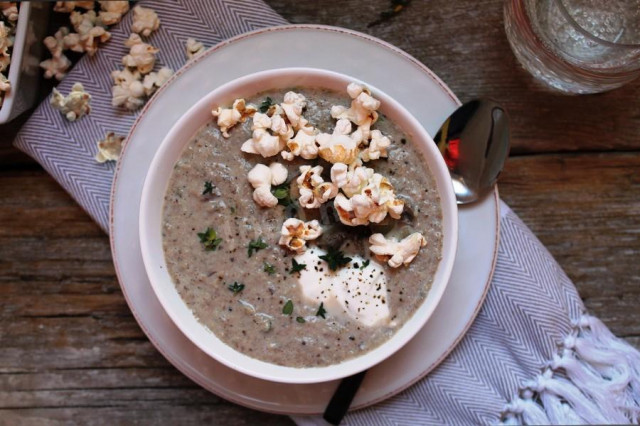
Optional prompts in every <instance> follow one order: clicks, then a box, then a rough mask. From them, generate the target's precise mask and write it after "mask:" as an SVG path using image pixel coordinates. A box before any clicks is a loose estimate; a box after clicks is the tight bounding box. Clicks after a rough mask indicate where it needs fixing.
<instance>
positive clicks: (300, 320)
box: [296, 317, 307, 324]
mask: <svg viewBox="0 0 640 426" xmlns="http://www.w3.org/2000/svg"><path fill="white" fill-rule="evenodd" d="M296 321H298V322H299V323H300V324H304V323H305V322H307V320H305V319H304V318H302V317H296Z"/></svg>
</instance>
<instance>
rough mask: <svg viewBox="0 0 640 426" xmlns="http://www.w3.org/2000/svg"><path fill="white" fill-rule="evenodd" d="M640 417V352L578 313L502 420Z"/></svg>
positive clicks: (603, 420)
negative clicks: (557, 350)
mask: <svg viewBox="0 0 640 426" xmlns="http://www.w3.org/2000/svg"><path fill="white" fill-rule="evenodd" d="M639 419H640V352H638V351H637V350H636V349H635V348H633V347H632V346H631V345H629V344H628V343H627V342H625V341H624V340H622V339H618V338H617V337H616V336H614V335H613V333H611V332H610V331H609V329H608V328H607V327H606V326H605V325H604V324H603V323H602V321H600V320H599V319H597V318H595V317H592V316H589V315H583V316H582V317H581V318H580V320H579V321H578V322H577V323H576V324H574V329H573V331H572V332H571V334H570V335H569V336H567V337H566V338H565V340H564V342H563V345H562V349H561V350H560V353H559V354H556V355H554V357H553V360H552V361H551V362H550V363H549V366H548V367H547V368H546V369H545V370H544V371H543V372H542V373H541V374H540V375H538V377H536V378H535V380H532V381H528V382H526V383H524V384H523V389H521V391H520V396H519V397H516V398H514V399H513V400H512V401H511V403H509V404H508V405H507V406H506V407H505V409H504V412H503V416H502V421H501V424H505V425H519V424H525V425H532V424H584V423H591V424H593V423H596V424H604V423H615V424H634V423H636V424H637V423H638V420H639Z"/></svg>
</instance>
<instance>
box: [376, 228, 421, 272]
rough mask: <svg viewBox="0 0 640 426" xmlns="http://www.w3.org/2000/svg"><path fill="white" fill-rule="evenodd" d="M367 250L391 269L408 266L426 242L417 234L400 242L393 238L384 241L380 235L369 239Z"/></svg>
mask: <svg viewBox="0 0 640 426" xmlns="http://www.w3.org/2000/svg"><path fill="white" fill-rule="evenodd" d="M369 244H371V246H370V247H369V249H370V250H371V251H372V252H373V253H374V254H375V255H376V258H377V259H378V260H381V261H383V262H387V263H388V265H389V266H391V267H392V268H397V267H399V266H400V265H408V264H409V263H411V261H412V260H413V259H414V258H415V257H416V255H417V254H418V252H419V251H420V248H421V247H424V246H426V245H427V240H426V239H425V238H424V237H423V236H422V234H420V233H419V232H415V233H413V234H411V235H409V236H408V237H405V238H404V239H403V240H402V241H398V240H397V239H395V238H392V239H386V238H385V237H384V235H382V234H373V235H371V236H370V237H369Z"/></svg>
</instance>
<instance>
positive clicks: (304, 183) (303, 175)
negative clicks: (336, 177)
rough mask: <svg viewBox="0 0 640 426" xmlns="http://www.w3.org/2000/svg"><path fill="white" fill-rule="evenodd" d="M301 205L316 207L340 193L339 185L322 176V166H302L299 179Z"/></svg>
mask: <svg viewBox="0 0 640 426" xmlns="http://www.w3.org/2000/svg"><path fill="white" fill-rule="evenodd" d="M297 182H298V186H299V190H300V198H299V199H298V201H299V202H300V206H302V207H304V208H307V209H316V208H318V207H320V204H323V203H326V202H327V201H329V200H330V199H332V198H335V196H336V195H337V194H338V187H337V186H336V185H335V184H334V183H331V182H325V181H324V179H323V178H322V166H315V167H311V166H300V176H299V177H298V179H297Z"/></svg>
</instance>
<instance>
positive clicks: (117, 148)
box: [96, 132, 124, 163]
mask: <svg viewBox="0 0 640 426" xmlns="http://www.w3.org/2000/svg"><path fill="white" fill-rule="evenodd" d="M123 140H124V136H116V134H115V133H113V132H108V133H107V134H106V135H105V136H104V139H103V140H101V141H98V153H97V154H96V161H97V162H98V163H104V162H106V161H116V160H117V159H118V157H119V156H120V152H121V151H122V141H123Z"/></svg>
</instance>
